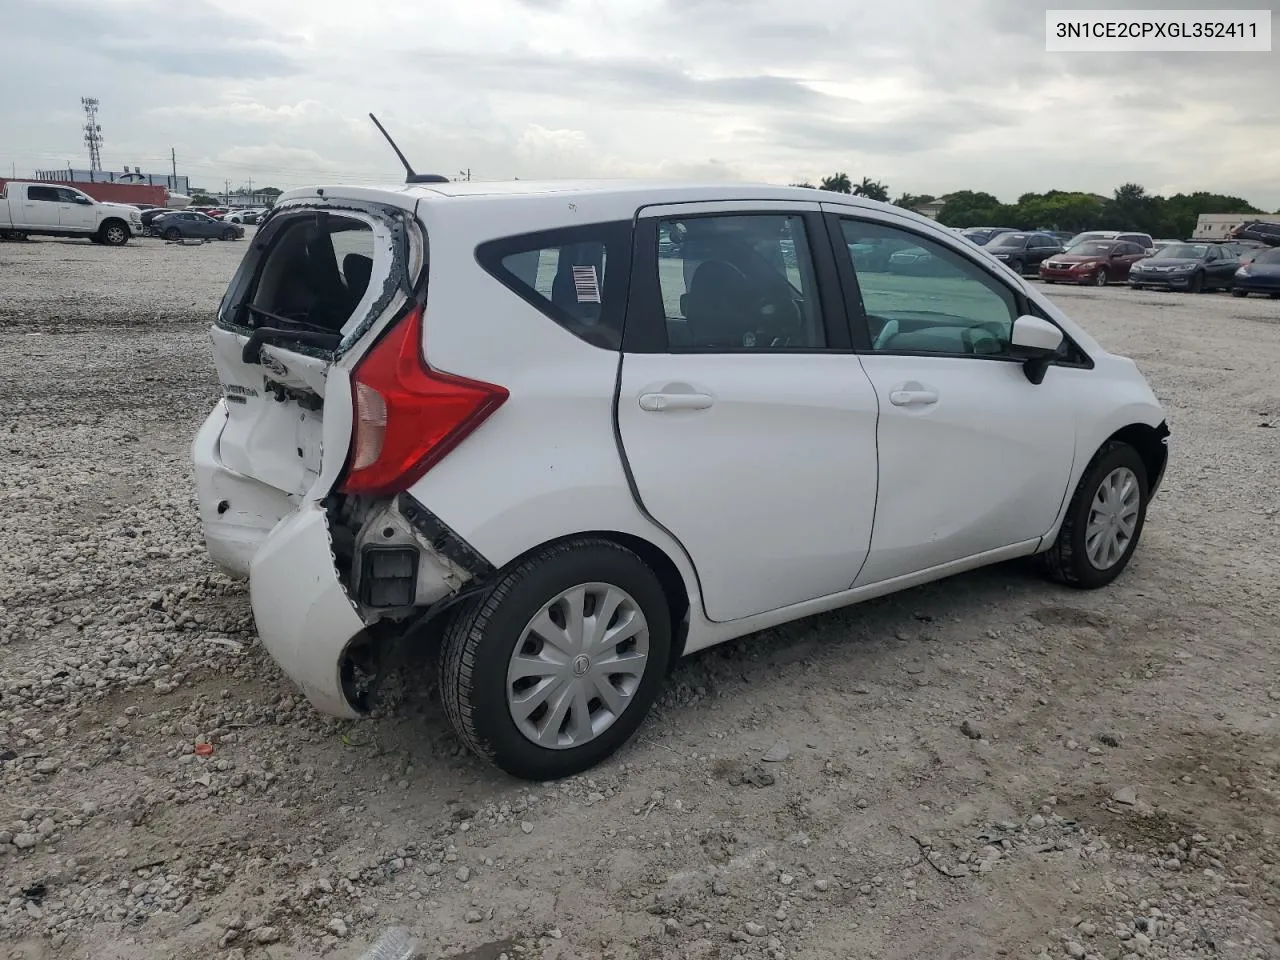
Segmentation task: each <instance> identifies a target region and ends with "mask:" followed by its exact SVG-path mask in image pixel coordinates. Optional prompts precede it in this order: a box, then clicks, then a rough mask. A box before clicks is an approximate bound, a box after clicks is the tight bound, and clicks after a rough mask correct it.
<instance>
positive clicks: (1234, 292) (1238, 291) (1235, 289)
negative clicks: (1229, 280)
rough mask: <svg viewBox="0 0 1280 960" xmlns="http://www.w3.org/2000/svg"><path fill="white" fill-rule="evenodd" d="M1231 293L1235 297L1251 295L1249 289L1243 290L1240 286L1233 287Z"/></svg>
mask: <svg viewBox="0 0 1280 960" xmlns="http://www.w3.org/2000/svg"><path fill="white" fill-rule="evenodd" d="M1231 295H1232V296H1233V297H1247V296H1248V295H1249V291H1248V290H1241V289H1240V288H1239V287H1233V288H1232V290H1231Z"/></svg>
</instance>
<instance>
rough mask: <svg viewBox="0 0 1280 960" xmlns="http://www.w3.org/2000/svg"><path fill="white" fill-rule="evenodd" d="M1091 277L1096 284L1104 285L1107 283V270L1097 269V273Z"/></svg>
mask: <svg viewBox="0 0 1280 960" xmlns="http://www.w3.org/2000/svg"><path fill="white" fill-rule="evenodd" d="M1093 279H1094V283H1096V284H1097V285H1098V286H1100V287H1105V286H1106V285H1107V271H1105V270H1099V271H1098V275H1097V276H1096V277H1094V278H1093Z"/></svg>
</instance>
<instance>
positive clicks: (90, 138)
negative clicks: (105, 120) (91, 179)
mask: <svg viewBox="0 0 1280 960" xmlns="http://www.w3.org/2000/svg"><path fill="white" fill-rule="evenodd" d="M80 106H82V107H84V145H85V146H86V147H88V148H89V169H90V171H92V172H94V173H96V172H97V171H99V170H101V169H102V127H101V126H100V125H99V124H98V98H97V97H81V98H80Z"/></svg>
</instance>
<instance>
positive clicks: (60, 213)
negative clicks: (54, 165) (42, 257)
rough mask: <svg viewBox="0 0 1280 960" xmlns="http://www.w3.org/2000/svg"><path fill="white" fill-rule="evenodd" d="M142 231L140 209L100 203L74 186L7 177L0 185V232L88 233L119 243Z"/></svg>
mask: <svg viewBox="0 0 1280 960" xmlns="http://www.w3.org/2000/svg"><path fill="white" fill-rule="evenodd" d="M141 233H142V211H141V210H139V209H138V208H137V207H130V206H128V205H127V204H123V203H103V202H101V201H99V200H95V199H93V197H91V196H89V195H88V194H87V193H82V192H81V191H79V190H77V189H75V188H74V187H67V186H63V185H62V184H57V183H28V182H26V181H22V180H10V181H9V182H8V183H6V184H4V185H3V186H0V234H10V235H17V236H20V237H21V236H23V235H29V234H40V235H43V236H47V237H87V238H88V239H90V240H92V241H93V242H94V243H104V244H106V245H107V246H111V247H118V246H121V245H122V244H126V243H128V242H129V238H130V237H131V236H133V235H134V234H139V235H140V234H141Z"/></svg>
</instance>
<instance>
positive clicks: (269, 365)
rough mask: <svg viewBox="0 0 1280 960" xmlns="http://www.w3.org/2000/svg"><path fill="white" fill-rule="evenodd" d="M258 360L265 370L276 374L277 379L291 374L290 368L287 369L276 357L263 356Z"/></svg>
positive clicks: (266, 354)
mask: <svg viewBox="0 0 1280 960" xmlns="http://www.w3.org/2000/svg"><path fill="white" fill-rule="evenodd" d="M258 360H259V362H260V363H261V364H262V366H263V367H264V368H265V369H267V370H268V371H270V372H271V373H274V374H275V375H276V376H277V377H283V376H285V375H287V374H288V372H289V368H288V367H286V366H285V365H284V364H283V363H281V362H280V361H279V360H277V359H276V358H275V357H273V356H272V355H271V354H269V353H263V354H261V355H260V356H259V358H258Z"/></svg>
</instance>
